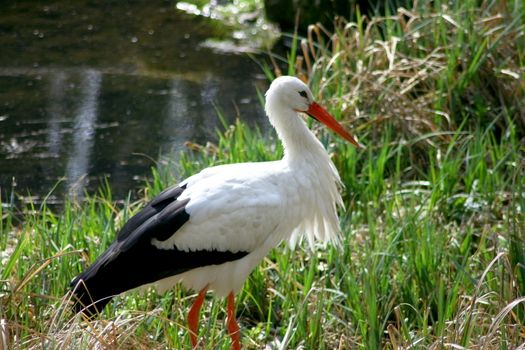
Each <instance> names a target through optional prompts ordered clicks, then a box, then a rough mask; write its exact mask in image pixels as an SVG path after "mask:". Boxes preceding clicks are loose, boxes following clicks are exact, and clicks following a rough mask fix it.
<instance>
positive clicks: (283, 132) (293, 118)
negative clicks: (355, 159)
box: [270, 110, 328, 163]
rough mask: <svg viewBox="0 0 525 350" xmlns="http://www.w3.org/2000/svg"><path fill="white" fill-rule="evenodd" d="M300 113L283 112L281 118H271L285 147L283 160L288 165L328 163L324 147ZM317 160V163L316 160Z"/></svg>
mask: <svg viewBox="0 0 525 350" xmlns="http://www.w3.org/2000/svg"><path fill="white" fill-rule="evenodd" d="M297 114H298V113H297V112H295V111H293V110H291V111H288V112H284V113H283V112H281V113H280V114H279V118H275V119H274V118H271V117H270V122H271V123H272V125H273V126H274V127H275V130H276V131H277V135H278V136H279V138H280V139H281V142H282V143H283V146H284V158H283V160H284V161H286V162H288V163H297V162H303V161H305V160H306V161H308V162H311V163H319V162H323V161H326V160H325V159H324V158H327V157H328V154H327V152H326V150H325V149H324V147H323V145H322V144H321V142H319V140H317V138H316V137H315V136H314V134H313V133H312V132H311V131H310V129H308V127H307V126H306V123H305V121H304V120H303V119H302V118H301V117H300V116H299V115H297ZM316 158H323V159H322V160H321V159H318V160H317V161H316V160H314V159H316Z"/></svg>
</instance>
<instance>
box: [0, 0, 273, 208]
mask: <svg viewBox="0 0 525 350" xmlns="http://www.w3.org/2000/svg"><path fill="white" fill-rule="evenodd" d="M223 35H225V34H224V33H223V32H222V30H221V28H220V26H218V25H217V24H216V23H213V22H210V21H209V20H207V19H205V18H199V17H192V16H189V15H186V14H184V13H181V12H179V11H178V10H176V9H175V7H174V6H173V3H172V2H162V3H161V2H147V1H141V2H139V1H127V2H120V1H109V2H108V1H77V2H71V3H70V2H68V1H57V2H51V3H47V4H45V5H42V4H41V3H40V2H36V1H35V2H21V3H16V4H5V3H3V4H0V194H1V196H2V201H3V202H4V203H5V202H7V201H9V197H10V196H11V194H12V193H13V192H16V193H17V194H18V195H19V196H18V198H19V199H22V200H25V201H28V200H33V201H36V202H37V203H38V202H39V201H41V200H42V198H43V197H44V196H46V195H47V194H48V193H49V192H50V191H51V189H52V188H54V187H55V185H57V183H58V186H56V188H55V189H54V191H53V192H52V193H51V196H50V198H49V199H48V201H50V202H58V203H60V202H61V201H62V200H63V199H64V198H65V197H67V196H74V197H82V196H83V194H84V193H85V192H86V191H87V192H88V193H93V192H94V191H95V190H96V189H97V188H98V187H99V186H100V184H101V183H102V181H103V179H104V178H107V179H108V181H109V183H110V184H111V187H112V190H113V193H114V197H115V198H124V197H126V196H127V194H128V192H129V191H130V190H132V191H133V190H136V189H137V188H139V187H141V186H142V185H143V184H144V179H145V178H146V177H147V176H149V175H150V169H151V167H153V166H155V162H154V160H156V159H158V158H159V155H160V154H171V153H172V152H174V153H177V151H179V150H182V149H184V143H185V142H186V141H192V142H205V141H206V140H213V139H214V138H215V130H216V128H217V127H219V125H220V122H219V120H218V117H217V113H216V111H215V108H216V107H217V108H219V109H221V110H222V111H223V112H224V115H225V117H226V118H227V119H228V120H230V121H231V120H233V119H234V118H235V117H237V116H238V115H240V117H241V118H243V119H248V118H249V121H250V123H256V124H258V125H262V126H263V128H264V127H265V125H267V124H266V120H265V117H264V112H263V109H262V108H261V106H260V105H259V102H258V99H257V95H256V86H258V87H259V88H260V89H261V90H264V89H265V87H266V82H265V79H264V77H263V76H262V75H261V74H260V68H259V67H258V66H257V64H256V63H254V62H253V60H252V59H250V58H249V57H248V56H246V55H242V54H234V53H224V52H215V51H213V49H211V48H209V47H207V46H206V45H203V43H204V42H205V41H206V40H207V39H208V38H210V37H220V36H223Z"/></svg>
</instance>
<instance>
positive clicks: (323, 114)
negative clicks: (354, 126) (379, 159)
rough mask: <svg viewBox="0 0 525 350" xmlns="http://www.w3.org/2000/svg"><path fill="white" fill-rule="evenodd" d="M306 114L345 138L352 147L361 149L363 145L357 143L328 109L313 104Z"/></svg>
mask: <svg viewBox="0 0 525 350" xmlns="http://www.w3.org/2000/svg"><path fill="white" fill-rule="evenodd" d="M306 113H307V114H308V115H309V116H310V117H312V118H314V119H316V120H318V121H320V122H321V123H323V124H324V125H326V126H327V127H329V128H330V129H332V130H333V131H334V132H335V133H336V134H338V135H339V136H341V137H342V138H344V139H345V140H347V141H349V142H350V143H351V144H352V145H354V146H356V147H357V148H361V145H360V144H359V142H357V141H356V139H355V138H354V137H353V136H352V135H351V134H350V133H348V132H347V131H346V130H345V129H344V128H343V127H342V126H341V124H339V123H338V122H337V120H335V118H334V117H332V116H331V115H330V113H328V111H327V110H326V109H324V108H323V107H321V106H319V105H318V104H317V103H315V102H312V104H311V105H310V107H309V108H308V110H307V111H306Z"/></svg>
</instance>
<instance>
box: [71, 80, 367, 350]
mask: <svg viewBox="0 0 525 350" xmlns="http://www.w3.org/2000/svg"><path fill="white" fill-rule="evenodd" d="M265 109H266V114H267V115H268V118H269V119H270V123H271V124H272V125H273V126H274V127H275V129H276V131H277V134H278V136H279V138H280V139H281V141H282V143H283V145H284V158H283V159H282V160H279V161H273V162H259V163H241V164H229V165H220V166H216V167H211V168H207V169H204V170H202V171H201V172H200V173H198V174H195V175H193V176H191V177H190V178H188V179H186V180H184V181H182V182H181V183H180V184H178V185H176V186H172V187H169V188H167V189H166V190H164V191H163V192H162V193H161V194H159V195H158V196H157V197H155V198H154V199H153V200H152V201H151V202H150V203H148V204H147V205H146V207H145V208H143V209H142V210H141V211H139V212H138V213H137V214H136V215H135V216H134V217H132V218H131V219H130V220H129V221H128V222H127V223H126V224H125V225H124V226H123V227H122V229H121V230H120V232H119V234H118V236H117V238H116V240H115V241H114V242H113V243H112V244H111V246H110V247H109V248H108V249H107V250H106V251H105V252H104V253H102V255H101V256H99V257H98V259H97V260H96V261H95V262H94V263H93V264H92V265H91V266H90V267H89V268H88V269H87V270H86V271H84V272H83V273H81V274H80V275H79V276H77V277H76V278H75V279H74V280H73V281H72V288H73V292H74V294H75V300H76V303H75V310H76V311H77V312H82V313H84V314H85V315H86V316H88V317H92V316H94V315H96V313H97V312H99V311H100V310H101V309H102V308H103V307H104V306H105V305H106V304H107V303H108V302H109V300H110V299H111V297H113V296H115V295H117V294H120V293H122V292H125V291H127V290H130V289H134V288H137V287H141V286H145V285H149V284H155V285H156V286H157V288H158V289H160V290H161V291H162V290H166V289H168V288H171V287H172V286H174V285H175V284H177V283H179V282H180V283H182V284H183V285H184V286H185V287H186V288H189V289H192V290H195V291H198V292H199V294H198V296H197V298H196V300H195V302H194V304H193V306H192V308H191V309H190V312H189V314H188V323H189V330H190V339H191V343H192V345H193V348H196V347H197V334H198V322H199V313H200V308H201V305H202V303H203V301H204V297H205V294H206V292H207V291H208V290H214V291H215V293H216V294H217V295H219V296H224V297H226V296H227V297H228V308H227V327H228V331H229V334H230V336H231V339H232V346H231V348H232V349H234V350H238V349H240V346H241V341H240V331H239V326H238V324H237V321H236V319H235V303H234V295H235V294H236V293H238V292H239V290H240V289H241V288H242V285H243V283H244V281H245V280H246V278H247V277H248V275H249V274H250V272H251V271H252V270H253V269H254V268H255V267H256V266H257V264H259V262H260V261H261V260H262V259H263V258H264V256H265V255H266V254H268V252H269V251H270V250H271V249H272V248H273V247H275V246H276V245H278V244H279V242H281V241H282V240H288V241H289V243H290V244H291V245H292V246H293V245H295V243H296V242H297V240H298V239H299V238H300V237H301V236H302V235H303V234H305V235H306V236H307V238H308V241H309V242H310V244H312V243H313V242H314V241H315V239H317V240H319V241H322V242H329V241H331V242H334V243H338V242H339V234H340V231H339V218H338V217H337V206H342V204H343V203H342V200H341V195H340V194H339V191H338V187H339V185H340V178H339V174H338V172H337V170H336V168H335V166H334V164H333V163H332V161H331V160H330V157H329V155H328V153H327V152H326V150H325V149H324V147H323V145H322V144H321V142H319V141H318V140H317V138H315V136H314V134H313V133H312V132H311V131H310V130H309V129H308V127H307V126H306V123H305V122H304V120H303V119H302V118H301V117H300V116H299V113H306V114H308V115H310V116H311V117H313V118H315V119H316V120H318V121H320V122H322V123H324V124H326V125H327V126H328V127H329V128H331V129H332V130H333V131H335V132H336V133H337V134H339V135H340V136H342V137H343V138H345V139H346V140H348V141H349V142H351V143H352V144H354V145H355V146H356V147H360V145H359V143H358V142H357V141H356V140H355V139H354V138H353V137H352V135H350V134H349V133H348V132H346V131H345V130H344V129H343V127H342V126H341V125H340V124H339V123H337V121H336V120H335V119H334V118H333V117H332V116H331V115H330V114H329V113H328V112H327V111H326V110H325V109H323V108H322V107H321V106H319V105H318V104H317V103H316V102H314V101H313V97H312V93H311V91H310V89H309V88H308V86H307V85H306V84H304V83H303V82H302V81H301V80H299V79H297V78H294V77H289V76H283V77H279V78H277V79H275V80H274V81H273V82H272V84H271V86H270V88H269V89H268V91H267V93H266V106H265Z"/></svg>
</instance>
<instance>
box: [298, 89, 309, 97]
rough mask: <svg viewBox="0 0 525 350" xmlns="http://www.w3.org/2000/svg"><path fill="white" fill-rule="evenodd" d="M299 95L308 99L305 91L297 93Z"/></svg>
mask: <svg viewBox="0 0 525 350" xmlns="http://www.w3.org/2000/svg"><path fill="white" fill-rule="evenodd" d="M299 95H301V96H302V97H304V98H308V95H307V94H306V91H304V90H303V91H299Z"/></svg>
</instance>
